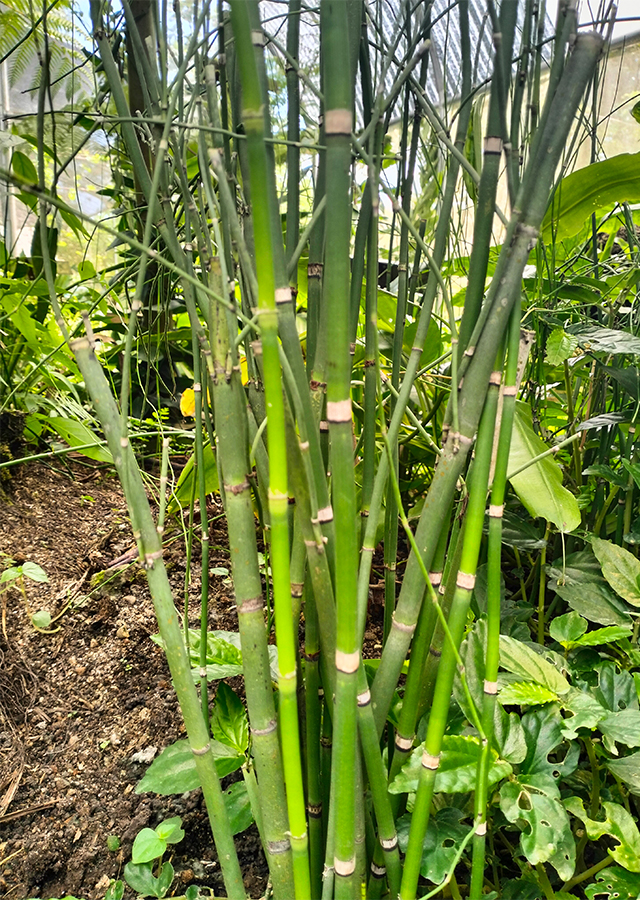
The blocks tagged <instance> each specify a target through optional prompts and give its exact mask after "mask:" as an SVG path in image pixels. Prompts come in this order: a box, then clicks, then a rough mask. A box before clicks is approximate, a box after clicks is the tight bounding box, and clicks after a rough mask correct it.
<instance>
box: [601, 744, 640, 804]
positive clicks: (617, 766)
mask: <svg viewBox="0 0 640 900" xmlns="http://www.w3.org/2000/svg"><path fill="white" fill-rule="evenodd" d="M606 766H607V768H608V769H610V770H611V771H612V772H613V774H614V775H615V776H616V778H619V779H620V781H623V782H624V783H625V784H626V785H627V787H628V788H629V790H630V791H631V793H632V794H638V795H640V751H636V752H635V753H630V754H629V756H623V757H622V758H621V759H608V760H607V762H606Z"/></svg>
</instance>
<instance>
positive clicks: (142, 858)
mask: <svg viewBox="0 0 640 900" xmlns="http://www.w3.org/2000/svg"><path fill="white" fill-rule="evenodd" d="M166 849H167V842H166V841H165V840H163V839H162V838H161V837H160V835H159V834H158V833H157V832H156V831H154V829H153V828H143V829H142V831H139V832H138V834H137V835H136V839H135V841H134V842H133V847H132V848H131V861H132V862H133V863H134V865H136V866H137V865H139V864H140V863H146V862H151V860H152V859H157V858H158V857H159V856H162V855H163V853H164V851H165V850H166Z"/></svg>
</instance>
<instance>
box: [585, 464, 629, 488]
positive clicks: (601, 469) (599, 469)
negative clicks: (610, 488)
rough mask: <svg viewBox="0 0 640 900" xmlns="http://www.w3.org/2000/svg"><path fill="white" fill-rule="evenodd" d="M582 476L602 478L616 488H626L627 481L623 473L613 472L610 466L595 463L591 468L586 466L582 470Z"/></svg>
mask: <svg viewBox="0 0 640 900" xmlns="http://www.w3.org/2000/svg"><path fill="white" fill-rule="evenodd" d="M623 461H624V460H623ZM582 474H583V475H595V476H596V477H597V478H604V480H605V481H608V482H609V483H610V484H616V485H617V486H618V487H622V488H626V486H627V481H628V479H627V476H626V475H625V474H624V472H614V470H613V469H612V468H611V466H602V465H599V464H598V463H595V464H594V465H593V466H587V468H586V469H583V470H582Z"/></svg>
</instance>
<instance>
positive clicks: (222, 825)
mask: <svg viewBox="0 0 640 900" xmlns="http://www.w3.org/2000/svg"><path fill="white" fill-rule="evenodd" d="M72 350H73V352H74V355H75V357H76V360H77V362H78V366H79V368H80V371H81V372H82V375H83V378H84V380H85V384H86V385H87V389H88V391H89V393H90V395H91V397H92V400H93V403H94V408H95V410H96V414H97V416H98V418H99V419H100V422H101V425H102V427H103V429H104V432H105V435H106V437H107V442H108V445H109V449H110V450H111V453H112V455H113V458H114V462H115V465H116V469H117V470H118V474H119V475H120V478H121V480H122V483H123V484H126V485H127V493H126V499H127V505H128V507H129V514H130V516H131V520H132V524H133V528H134V533H135V534H136V537H137V540H138V541H139V545H140V547H141V550H142V553H143V557H142V558H143V561H144V565H145V568H146V572H147V580H148V582H149V588H150V591H151V596H152V599H153V604H154V607H155V611H156V616H157V619H158V627H159V629H160V636H161V637H162V640H163V642H164V646H165V651H166V654H167V661H168V663H169V668H170V670H171V678H172V681H173V685H174V687H175V690H176V694H177V697H178V701H179V703H180V709H181V710H182V714H183V716H184V720H185V726H186V729H187V735H188V737H189V742H190V745H191V748H192V751H193V754H194V757H195V763H196V769H197V771H198V776H199V779H200V783H201V784H202V790H203V793H204V797H205V801H206V803H207V809H208V812H209V818H210V821H211V827H212V831H213V836H214V841H215V844H216V848H217V851H218V858H219V861H220V867H221V869H222V872H223V875H224V879H225V885H226V888H227V891H228V893H229V897H234V898H236V897H237V898H238V900H244V897H245V892H244V886H243V883H242V875H241V873H240V866H239V864H238V859H237V855H236V851H235V847H234V843H233V835H232V833H231V828H230V825H229V818H228V814H227V810H226V807H225V804H224V798H223V796H222V791H221V788H220V781H219V779H218V775H217V772H216V768H215V761H214V758H213V753H212V751H211V744H210V742H209V733H208V729H207V726H206V723H205V721H204V719H203V717H202V710H201V709H200V705H199V701H198V697H197V694H196V690H195V686H194V684H193V678H192V676H191V664H190V662H189V657H188V655H187V652H186V649H185V645H184V642H183V640H182V635H181V632H180V626H179V623H178V617H177V614H176V609H175V606H174V603H173V598H172V596H171V587H170V585H169V580H168V578H167V573H166V570H165V567H164V565H163V563H162V545H161V543H160V538H159V535H158V533H157V531H156V526H155V523H154V521H153V517H152V516H151V511H150V509H149V504H148V501H147V498H146V493H145V488H144V484H143V482H142V479H141V477H140V472H139V469H138V466H137V463H136V461H135V457H134V455H133V451H132V449H131V446H130V444H129V442H128V441H126V442H125V441H123V440H122V439H121V436H120V416H119V413H118V410H117V408H116V405H115V402H114V400H113V397H112V395H111V390H110V388H109V385H108V383H107V380H106V378H105V377H104V374H103V372H102V369H101V367H100V364H99V362H98V360H97V359H96V357H95V354H94V350H93V347H92V343H91V338H90V337H88V338H79V339H77V340H75V341H73V342H72Z"/></svg>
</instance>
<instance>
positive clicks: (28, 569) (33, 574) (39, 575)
mask: <svg viewBox="0 0 640 900" xmlns="http://www.w3.org/2000/svg"><path fill="white" fill-rule="evenodd" d="M22 574H23V575H24V577H25V578H30V579H31V581H40V582H44V581H49V576H48V575H47V573H46V572H45V570H44V569H42V568H40V566H39V565H38V564H37V563H34V562H30V561H29V560H27V562H24V563H22Z"/></svg>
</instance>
